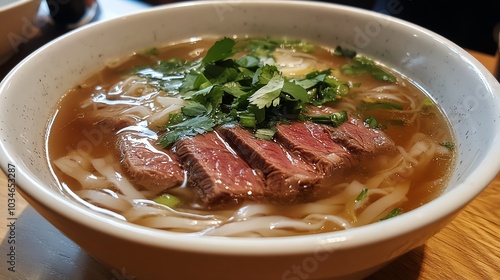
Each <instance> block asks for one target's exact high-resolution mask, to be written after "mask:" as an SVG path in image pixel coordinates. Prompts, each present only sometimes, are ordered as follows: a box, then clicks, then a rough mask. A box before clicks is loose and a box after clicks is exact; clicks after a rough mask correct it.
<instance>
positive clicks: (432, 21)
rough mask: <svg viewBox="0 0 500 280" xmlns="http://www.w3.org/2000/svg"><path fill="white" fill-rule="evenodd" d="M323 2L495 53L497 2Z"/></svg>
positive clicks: (499, 18)
mask: <svg viewBox="0 0 500 280" xmlns="http://www.w3.org/2000/svg"><path fill="white" fill-rule="evenodd" d="M325 2H331V3H338V4H345V5H351V6H356V7H360V8H364V9H369V10H374V11H376V12H381V13H384V14H387V15H391V16H394V17H397V18H401V19H404V20H406V21H409V22H412V23H415V24H417V25H420V26H422V27H424V28H427V29H429V30H432V31H434V32H436V33H438V34H440V35H442V36H444V37H446V38H447V39H449V40H451V41H453V42H454V43H456V44H457V45H459V46H460V47H462V48H466V49H471V50H475V51H479V52H483V53H488V54H492V55H493V54H495V53H496V51H497V48H498V47H497V46H498V44H497V41H498V32H499V29H500V28H499V27H500V1H498V0H475V1H463V0H459V1H449V0H366V1H360V0H353V1H349V0H330V1H325Z"/></svg>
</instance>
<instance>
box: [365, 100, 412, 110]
mask: <svg viewBox="0 0 500 280" xmlns="http://www.w3.org/2000/svg"><path fill="white" fill-rule="evenodd" d="M361 105H362V107H363V109H365V110H373V109H388V110H403V105H401V104H399V103H395V102H389V101H375V100H371V99H364V100H363V101H362V104H361Z"/></svg>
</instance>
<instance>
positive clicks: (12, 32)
mask: <svg viewBox="0 0 500 280" xmlns="http://www.w3.org/2000/svg"><path fill="white" fill-rule="evenodd" d="M38 6H40V0H0V19H1V24H0V64H2V63H4V62H5V61H6V60H7V59H9V58H10V57H11V56H12V55H13V54H14V53H16V52H17V51H19V48H20V46H21V45H22V44H24V43H26V42H27V41H28V40H30V39H32V38H33V37H34V36H36V35H37V34H38V28H37V27H36V26H35V24H34V22H35V19H36V14H37V11H38Z"/></svg>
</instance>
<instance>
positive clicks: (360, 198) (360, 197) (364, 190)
mask: <svg viewBox="0 0 500 280" xmlns="http://www.w3.org/2000/svg"><path fill="white" fill-rule="evenodd" d="M367 195H368V189H366V188H365V189H363V190H362V191H361V192H360V193H359V195H358V196H357V197H356V199H355V200H354V202H359V201H361V200H363V199H364V198H365V197H366V196H367Z"/></svg>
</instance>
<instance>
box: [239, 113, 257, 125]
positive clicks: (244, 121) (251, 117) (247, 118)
mask: <svg viewBox="0 0 500 280" xmlns="http://www.w3.org/2000/svg"><path fill="white" fill-rule="evenodd" d="M239 118H240V124H241V126H243V127H247V128H254V127H255V125H256V123H257V122H256V120H255V114H253V113H242V114H240V115H239Z"/></svg>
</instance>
